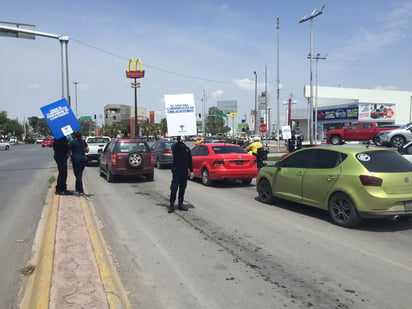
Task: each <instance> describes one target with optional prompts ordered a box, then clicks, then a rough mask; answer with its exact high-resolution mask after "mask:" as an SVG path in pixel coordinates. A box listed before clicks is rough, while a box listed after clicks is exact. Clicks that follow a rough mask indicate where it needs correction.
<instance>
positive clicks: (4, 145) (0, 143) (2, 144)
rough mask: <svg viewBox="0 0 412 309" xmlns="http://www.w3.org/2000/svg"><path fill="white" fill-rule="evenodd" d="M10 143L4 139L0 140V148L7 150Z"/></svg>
mask: <svg viewBox="0 0 412 309" xmlns="http://www.w3.org/2000/svg"><path fill="white" fill-rule="evenodd" d="M9 149H10V144H9V143H7V142H5V141H0V150H9Z"/></svg>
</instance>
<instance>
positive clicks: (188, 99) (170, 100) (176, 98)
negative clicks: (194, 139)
mask: <svg viewBox="0 0 412 309" xmlns="http://www.w3.org/2000/svg"><path fill="white" fill-rule="evenodd" d="M164 97H165V107H166V120H167V134H168V135H169V136H181V135H186V136H187V135H196V133H197V132H196V112H195V99H194V96H193V94H192V93H189V94H166V95H165V96H164Z"/></svg>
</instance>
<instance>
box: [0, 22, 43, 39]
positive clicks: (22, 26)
mask: <svg viewBox="0 0 412 309" xmlns="http://www.w3.org/2000/svg"><path fill="white" fill-rule="evenodd" d="M0 26H4V27H8V28H13V29H25V30H30V31H35V30H36V26H35V25H28V24H17V23H10V22H4V21H0ZM0 36H8V37H13V38H19V39H31V40H34V39H36V35H35V34H29V33H23V32H20V31H11V30H8V29H0Z"/></svg>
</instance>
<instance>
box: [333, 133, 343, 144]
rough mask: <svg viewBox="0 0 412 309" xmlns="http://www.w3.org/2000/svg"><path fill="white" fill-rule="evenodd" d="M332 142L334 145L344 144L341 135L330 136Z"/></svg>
mask: <svg viewBox="0 0 412 309" xmlns="http://www.w3.org/2000/svg"><path fill="white" fill-rule="evenodd" d="M330 142H331V144H332V145H340V144H342V139H341V137H340V136H339V135H333V136H331V138H330Z"/></svg>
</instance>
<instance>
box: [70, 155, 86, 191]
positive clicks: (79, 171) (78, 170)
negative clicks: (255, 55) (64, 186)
mask: <svg viewBox="0 0 412 309" xmlns="http://www.w3.org/2000/svg"><path fill="white" fill-rule="evenodd" d="M72 165H73V173H74V177H76V192H79V193H84V190H83V171H84V168H85V167H86V161H85V160H81V161H72Z"/></svg>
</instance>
